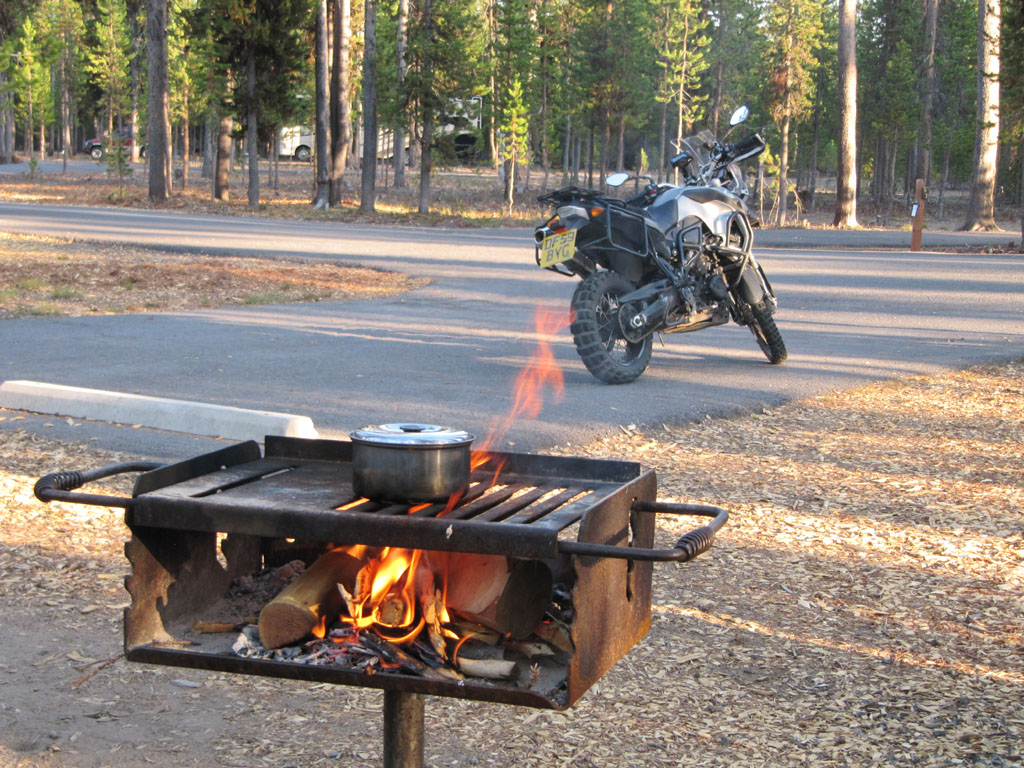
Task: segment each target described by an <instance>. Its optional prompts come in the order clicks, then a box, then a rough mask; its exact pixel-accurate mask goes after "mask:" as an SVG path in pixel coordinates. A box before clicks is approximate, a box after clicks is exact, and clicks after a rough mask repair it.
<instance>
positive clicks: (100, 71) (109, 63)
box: [85, 0, 130, 132]
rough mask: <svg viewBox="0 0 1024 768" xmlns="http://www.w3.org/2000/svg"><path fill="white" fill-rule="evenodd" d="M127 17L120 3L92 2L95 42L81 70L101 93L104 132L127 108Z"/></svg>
mask: <svg viewBox="0 0 1024 768" xmlns="http://www.w3.org/2000/svg"><path fill="white" fill-rule="evenodd" d="M127 14H128V11H127V8H126V6H125V2H124V0H96V15H95V17H94V19H93V24H94V29H95V31H96V42H95V44H94V45H93V46H91V47H90V48H89V49H88V51H87V53H86V62H85V70H86V72H87V73H88V75H89V77H90V79H91V80H92V82H93V84H94V85H96V87H97V88H99V90H100V92H101V93H102V94H103V100H104V103H105V106H106V108H107V115H106V118H107V130H108V132H112V130H113V126H114V122H115V121H116V119H117V118H118V117H119V116H121V115H122V114H123V113H124V110H125V108H126V107H127V105H128V95H129V94H128V60H129V52H130V41H129V39H128V22H127Z"/></svg>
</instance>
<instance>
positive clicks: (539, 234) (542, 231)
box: [533, 224, 552, 245]
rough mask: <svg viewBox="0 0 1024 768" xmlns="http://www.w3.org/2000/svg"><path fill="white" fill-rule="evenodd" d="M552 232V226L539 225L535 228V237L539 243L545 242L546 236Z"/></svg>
mask: <svg viewBox="0 0 1024 768" xmlns="http://www.w3.org/2000/svg"><path fill="white" fill-rule="evenodd" d="M550 234H552V232H551V227H549V226H547V225H546V224H545V225H544V226H541V227H537V228H536V229H535V230H533V239H534V240H536V241H537V245H540V244H541V243H543V242H544V238H545V237H547V236H548V235H550Z"/></svg>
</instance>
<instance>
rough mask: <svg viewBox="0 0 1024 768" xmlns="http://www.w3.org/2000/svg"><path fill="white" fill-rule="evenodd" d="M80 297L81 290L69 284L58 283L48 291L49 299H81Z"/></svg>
mask: <svg viewBox="0 0 1024 768" xmlns="http://www.w3.org/2000/svg"><path fill="white" fill-rule="evenodd" d="M82 297H83V294H82V292H81V291H80V290H78V289H77V288H72V287H71V286H70V285H58V286H57V287H56V288H54V289H53V291H52V292H51V293H50V298H51V299H81V298H82Z"/></svg>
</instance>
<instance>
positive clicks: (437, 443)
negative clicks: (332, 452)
mask: <svg viewBox="0 0 1024 768" xmlns="http://www.w3.org/2000/svg"><path fill="white" fill-rule="evenodd" d="M349 437H351V438H352V440H353V441H354V442H358V443H372V444H374V445H397V446H403V447H405V448H437V447H447V446H459V445H469V444H470V443H472V442H473V440H474V439H475V438H474V436H473V435H471V434H470V433H469V432H466V431H464V430H461V429H452V428H451V427H439V426H437V425H435V424H413V423H408V422H402V423H399V424H379V425H377V426H367V427H363V428H362V429H357V430H355V431H354V432H349Z"/></svg>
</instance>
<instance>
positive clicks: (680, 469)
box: [0, 184, 1024, 768]
mask: <svg viewBox="0 0 1024 768" xmlns="http://www.w3.org/2000/svg"><path fill="white" fill-rule="evenodd" d="M3 186H7V185H6V184H4V185H3ZM4 249H6V253H7V256H6V257H5V258H6V261H2V259H0V268H2V269H3V270H5V271H4V274H5V276H6V275H7V274H8V272H7V270H9V269H14V268H15V267H17V268H20V269H25V270H27V271H26V272H23V273H19V279H18V281H17V283H14V284H10V283H7V282H5V284H4V286H3V287H4V289H5V291H8V290H9V289H10V287H11V285H13V291H9V292H7V293H5V294H3V295H0V333H2V324H3V318H4V317H8V316H12V315H16V314H33V313H38V314H54V313H58V314H60V313H77V312H100V311H102V312H114V311H130V310H131V308H132V307H134V306H141V307H143V308H145V309H148V310H149V311H152V308H150V307H147V304H149V303H156V302H160V303H159V304H157V306H159V307H160V308H166V309H184V308H187V306H191V305H189V304H185V303H183V302H184V297H185V296H186V292H183V291H182V290H180V289H179V288H174V286H175V285H178V283H177V282H175V280H174V279H173V278H174V275H175V270H177V269H179V268H180V267H181V265H182V264H183V263H188V262H187V259H185V258H183V257H181V256H178V257H176V258H175V259H173V260H168V259H166V257H162V256H161V255H160V254H149V253H144V252H140V251H136V250H133V249H112V250H110V251H108V250H107V249H106V248H97V247H93V246H89V247H80V244H74V243H66V242H60V241H32V240H28V239H24V238H13V239H12V238H7V239H4V240H0V251H4ZM188 258H191V257H188ZM119 259H120V260H121V261H118V260H119ZM150 259H152V261H149V260H150ZM162 259H163V260H162ZM115 262H116V263H117V264H118V266H116V267H112V266H110V265H111V264H112V263H115ZM193 264H194V268H195V270H196V273H197V274H198V273H200V272H202V273H203V274H205V273H206V272H205V270H206V269H207V268H213V267H212V265H207V264H205V262H204V261H203V258H202V257H201V256H196V257H195V261H194V262H193ZM217 264H218V265H221V266H226V265H227V262H226V261H225V260H217ZM69 265H71V266H69ZM293 266H294V267H295V269H296V270H297V273H296V274H294V275H291V276H290V277H288V278H287V282H290V283H294V284H295V287H294V291H293V292H292V293H287V291H290V290H292V286H289V287H288V288H287V289H286V288H285V287H282V286H281V285H280V284H261V283H259V281H260V280H263V279H267V280H271V279H273V278H274V277H275V274H276V273H277V272H279V267H280V265H276V264H275V265H272V266H271V267H261V266H260V265H259V264H250V263H242V264H239V265H238V266H237V269H236V268H235V266H234V265H232V267H231V269H230V270H227V271H228V272H231V273H232V274H230V275H229V274H225V275H222V276H221V277H222V278H223V281H218V280H209V281H206V280H204V281H197V283H196V285H197V286H202V288H201V289H197V290H195V291H191V292H189V293H190V294H193V295H192V296H191V297H190V298H189V300H190V301H191V300H198V301H201V302H207V303H205V304H200V306H211V305H220V304H224V303H229V302H231V301H235V302H241V303H244V302H245V301H246V298H245V297H247V296H257V297H258V296H263V295H269V294H274V295H275V299H274V300H315V299H316V296H317V295H318V294H316V290H321V289H323V290H327V289H324V287H323V283H327V282H329V283H330V284H331V286H332V287H331V288H330V290H331V291H332V293H331V294H330V295H331V296H332V299H333V298H335V297H337V298H342V299H343V298H344V297H345V296H346V295H348V294H346V293H344V290H347V289H343V288H341V287H340V286H342V285H343V284H347V285H350V287H351V286H355V288H356V289H358V288H359V287H360V286H364V287H367V289H368V290H369V291H370V292H371V295H372V291H375V290H381V289H384V290H391V289H394V288H398V289H401V288H402V287H403V286H402V284H401V282H400V280H401V278H398V277H395V278H393V279H392V278H391V277H387V279H384V280H383V281H382V280H380V279H379V278H380V273H375V274H374V275H366V274H356V275H341V274H334V273H332V274H331V275H330V276H329V277H324V275H323V273H322V271H321V267H320V266H319V265H312V264H309V263H306V262H303V263H298V264H295V265H289V267H293ZM65 270H71V271H70V273H69V272H67V271H65ZM115 270H116V273H115V274H111V273H112V272H115ZM162 270H167V271H166V272H164V271H162ZM263 272H269V273H270V274H263ZM300 273H305V274H300ZM69 274H70V277H69ZM190 274H192V273H191V272H190ZM139 276H142V279H131V278H135V277H139ZM151 277H152V278H161V279H149V278H151ZM162 278H166V279H162ZM307 279H308V282H306V280H307ZM230 280H237V282H230ZM224 281H228V282H224ZM66 283H67V284H70V285H73V286H77V287H76V288H75V290H78V291H79V293H80V295H70V294H71V293H72V291H71V290H58V289H59V288H60V286H62V285H65V284H66ZM129 283H134V286H133V287H127V285H128V284H129ZM382 283H383V284H385V285H383V287H382ZM165 284H167V285H170V286H171V288H170V289H169V290H167V291H165V292H163V293H161V292H160V291H159V290H157V289H158V287H160V286H165ZM85 285H88V286H92V288H90V289H89V290H94V291H95V292H94V293H90V292H88V291H86V290H84V289H83V286H85ZM225 286H227V287H225ZM314 289H315V290H314ZM334 290H338V291H341V292H339V293H333V291H334ZM150 291H151V292H152V293H149V292H150ZM124 294H129V295H130V296H132V297H139V298H133V299H131V300H125V299H124ZM195 294H198V298H196V296H195ZM282 297H284V298H282ZM254 300H258V299H254ZM40 303H42V304H48V305H50V306H51V308H48V309H45V310H43V309H38V308H36V309H33V307H37V305H38V304H40ZM1022 403H1024V360H1018V361H1011V362H1006V363H1003V364H1000V365H991V366H985V367H980V368H974V369H970V370H965V371H957V372H952V373H949V374H946V375H941V376H935V377H920V378H911V379H906V380H902V381H895V382H887V383H880V384H875V385H871V386H868V387H865V388H862V389H858V390H854V391H848V392H837V393H834V394H829V395H824V396H821V397H817V398H813V399H811V400H808V401H804V402H799V403H793V404H791V405H787V406H784V407H781V408H778V409H776V410H773V411H771V412H764V413H759V414H753V415H748V416H743V417H738V418H733V419H709V420H706V421H703V422H700V423H696V424H690V425H683V426H675V425H661V426H657V427H655V428H652V429H638V428H636V427H635V426H632V425H623V426H622V429H621V434H620V435H617V436H616V437H614V438H609V439H606V440H602V441H600V442H598V443H596V444H594V445H590V446H571V447H565V448H564V449H557V450H556V451H555V452H563V453H568V454H584V455H588V456H594V457H608V458H616V459H628V460H634V461H638V462H640V463H642V464H643V465H645V466H647V467H651V468H653V469H655V470H656V471H657V474H658V481H659V497H660V499H661V500H663V501H696V502H707V503H713V504H718V505H721V506H724V507H726V508H728V509H729V510H730V511H731V514H732V517H731V520H730V522H729V524H728V525H727V527H726V528H725V529H724V530H723V531H722V533H721V535H720V536H719V538H718V541H717V542H716V544H715V547H714V548H713V549H712V550H711V551H710V552H709V553H707V554H706V555H704V556H702V557H701V558H700V559H698V560H697V561H695V562H693V563H690V564H687V565H680V566H672V565H659V566H656V567H655V577H654V579H655V580H654V600H653V606H652V628H651V631H650V633H649V635H648V636H647V637H646V638H645V639H644V640H643V641H641V642H640V643H639V644H638V645H637V646H636V647H635V648H634V649H633V650H632V651H631V652H630V653H629V654H628V655H627V656H626V658H624V659H623V660H622V661H620V662H619V663H618V664H617V665H616V666H615V668H614V669H612V670H611V672H609V673H608V674H607V675H605V676H604V677H603V678H602V679H601V680H600V681H599V682H598V684H596V685H595V686H593V687H592V688H591V689H590V690H589V691H588V692H587V693H586V694H585V695H584V696H583V697H582V699H581V700H580V701H579V702H578V703H577V704H576V705H575V706H574V707H573V708H572V709H570V710H569V711H567V712H565V713H555V712H548V711H543V710H530V709H518V708H510V707H508V706H502V705H492V704H481V703H471V702H463V701H458V700H451V699H442V698H429V699H428V700H427V706H426V750H425V753H426V763H427V765H428V766H431V768H441V767H442V766H460V767H464V766H512V765H515V766H517V768H550V767H551V766H560V767H563V768H648V767H649V766H655V767H661V768H677V767H678V766H721V767H722V768H725V766H730V767H733V766H744V767H746V766H808V767H812V766H813V768H821V767H825V768H829V767H832V766H835V767H837V768H838V767H843V768H846V767H850V768H853V767H855V766H890V765H891V766H930V767H934V768H939V767H943V768H945V767H946V766H964V765H967V766H984V767H986V768H1008V767H1009V766H1021V765H1024V757H1022V748H1021V744H1022V743H1024V738H1022V736H1024V715H1022V714H1021V706H1020V702H1021V701H1022V699H1024V636H1022V632H1024V599H1022V590H1024V469H1022V468H1021V462H1020V457H1021V455H1022V453H1024V405H1022ZM22 418H23V417H21V416H20V415H19V414H17V413H14V412H9V411H2V410H0V420H3V421H4V422H6V423H5V425H4V426H5V427H7V428H5V429H3V430H2V431H0V766H4V768H14V767H18V768H142V767H143V766H175V768H201V767H202V768H205V767H207V766H218V767H219V766H225V767H232V768H234V767H238V768H243V767H244V768H286V767H287V766H294V767H295V768H306V767H307V766H345V768H368V767H369V766H375V765H380V763H381V745H382V738H383V735H382V696H381V694H380V693H379V692H377V691H373V690H369V689H362V688H346V687H338V686H330V685H317V684H309V683H300V682H292V681H279V680H271V679H265V678H248V677H242V676H233V675H226V674H220V673H206V672H201V671H197V670H191V669H175V668H170V667H155V666H145V665H139V664H130V663H128V662H126V661H124V660H123V659H121V658H120V652H121V618H122V611H123V609H124V608H125V607H126V605H127V604H128V600H129V597H128V594H127V592H126V591H125V590H124V587H123V583H122V582H123V578H124V576H125V574H126V572H127V568H128V563H127V560H126V558H125V556H124V553H123V544H124V541H125V539H126V536H127V528H126V527H125V526H124V523H123V520H122V513H121V512H120V511H119V510H116V509H108V508H103V507H86V506H81V505H71V504H62V503H55V504H49V505H47V504H42V503H40V502H38V501H36V500H35V498H34V496H33V494H32V485H33V483H34V481H35V480H36V479H37V478H38V477H39V476H41V475H43V474H45V473H47V472H50V471H54V470H58V469H87V468H93V467H98V466H103V465H106V464H109V463H113V462H115V461H119V460H124V459H127V458H131V457H123V456H114V455H111V454H107V453H103V452H101V451H99V450H97V449H95V448H93V447H92V446H91V445H90V441H89V429H90V426H89V424H88V423H87V422H73V423H75V424H77V426H78V428H79V429H81V434H82V439H81V440H80V441H79V442H76V443H72V444H61V443H58V442H55V441H52V440H48V439H46V438H45V437H44V436H43V437H41V436H38V435H35V434H32V433H30V432H27V431H22V430H18V429H17V427H18V421H19V420H20V419H22ZM182 458H186V457H182ZM103 487H106V488H108V489H110V490H112V491H114V492H118V493H126V492H127V491H128V488H126V487H125V485H124V482H123V481H121V483H120V484H116V483H115V484H104V485H103ZM686 528H687V526H686V525H685V523H683V522H680V521H676V520H672V519H667V518H665V519H660V522H659V532H658V538H659V545H661V546H671V544H672V543H673V542H675V541H676V539H678V537H679V536H680V535H681V534H682V533H683V532H684V531H685V530H686Z"/></svg>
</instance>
